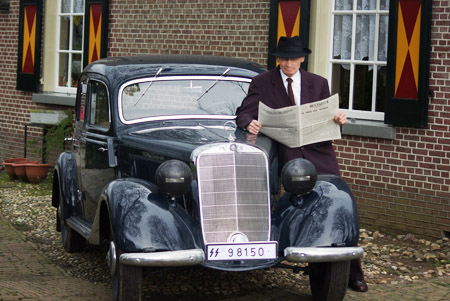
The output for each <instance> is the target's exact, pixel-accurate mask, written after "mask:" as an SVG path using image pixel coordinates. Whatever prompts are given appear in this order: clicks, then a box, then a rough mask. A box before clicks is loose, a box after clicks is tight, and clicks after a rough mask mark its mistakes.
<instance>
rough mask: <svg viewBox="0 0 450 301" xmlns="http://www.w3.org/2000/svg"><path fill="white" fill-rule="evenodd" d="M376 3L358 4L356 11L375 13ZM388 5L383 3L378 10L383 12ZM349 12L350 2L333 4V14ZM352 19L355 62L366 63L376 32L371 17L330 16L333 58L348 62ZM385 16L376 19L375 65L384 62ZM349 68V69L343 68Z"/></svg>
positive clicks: (374, 0) (361, 0) (371, 0)
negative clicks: (354, 18) (331, 21)
mask: <svg viewBox="0 0 450 301" xmlns="http://www.w3.org/2000/svg"><path fill="white" fill-rule="evenodd" d="M376 4H377V0H358V1H357V11H359V10H369V11H370V10H371V11H375V10H376ZM388 7H389V1H388V0H384V1H381V3H380V9H381V10H387V9H388ZM352 9H353V0H336V1H335V10H336V11H342V10H348V11H351V10H352ZM353 16H356V30H355V54H354V59H355V60H369V61H372V60H374V58H375V51H377V50H376V49H375V31H376V28H375V26H376V15H375V14H356V15H352V13H349V14H336V15H335V16H334V35H333V36H334V41H333V58H336V59H343V60H349V59H350V58H351V52H352V48H351V47H352V26H353V25H352V22H353ZM388 21H389V16H388V15H387V14H386V15H380V18H379V32H378V53H377V54H378V59H377V60H378V61H386V59H387V46H388V25H389V22H388ZM343 67H344V68H346V69H347V68H349V65H343Z"/></svg>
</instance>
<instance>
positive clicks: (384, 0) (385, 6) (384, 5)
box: [380, 0, 389, 10]
mask: <svg viewBox="0 0 450 301" xmlns="http://www.w3.org/2000/svg"><path fill="white" fill-rule="evenodd" d="M380 9H381V10H389V0H381V1H380Z"/></svg>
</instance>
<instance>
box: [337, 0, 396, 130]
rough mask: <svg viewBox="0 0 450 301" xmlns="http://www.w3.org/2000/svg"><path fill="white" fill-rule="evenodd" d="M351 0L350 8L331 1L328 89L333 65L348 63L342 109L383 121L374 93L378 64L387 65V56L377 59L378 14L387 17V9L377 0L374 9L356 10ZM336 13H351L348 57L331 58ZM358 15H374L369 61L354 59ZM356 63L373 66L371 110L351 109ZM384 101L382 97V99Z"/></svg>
mask: <svg viewBox="0 0 450 301" xmlns="http://www.w3.org/2000/svg"><path fill="white" fill-rule="evenodd" d="M352 1H353V7H352V9H351V10H336V9H335V7H336V0H332V1H331V7H330V20H331V21H330V33H331V34H330V40H329V45H330V47H329V52H328V53H329V54H328V66H329V68H328V78H329V79H330V89H332V88H333V87H332V85H333V65H335V64H348V65H350V79H349V81H350V86H349V99H348V103H349V109H347V108H345V109H344V108H342V110H343V111H345V112H346V114H347V116H348V117H349V118H355V119H364V120H374V121H384V115H385V113H384V112H376V111H375V110H376V93H377V81H378V77H377V75H378V68H375V67H378V66H381V67H387V58H386V61H379V60H378V45H379V29H380V28H379V24H380V16H382V15H385V16H387V17H389V9H384V10H381V9H380V0H377V3H376V8H375V10H358V9H357V0H352ZM391 1H392V0H391ZM336 15H351V16H352V40H351V57H350V59H334V58H333V50H334V20H335V19H334V17H335V16H336ZM358 15H375V16H376V18H375V33H374V38H375V40H374V46H373V47H374V58H373V60H371V61H362V60H356V59H355V47H356V39H355V36H356V24H357V19H358V18H357V16H358ZM356 65H359V66H360V65H366V66H373V67H374V68H373V71H374V74H373V78H372V101H371V111H362V110H354V109H351V108H352V106H353V101H354V80H355V66H356ZM383 101H384V99H383Z"/></svg>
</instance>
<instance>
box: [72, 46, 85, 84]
mask: <svg viewBox="0 0 450 301" xmlns="http://www.w3.org/2000/svg"><path fill="white" fill-rule="evenodd" d="M71 71H72V73H71V77H72V80H71V84H70V86H71V87H76V86H77V82H78V78H79V77H80V74H81V71H82V70H81V54H79V53H76V54H73V55H72V70H71Z"/></svg>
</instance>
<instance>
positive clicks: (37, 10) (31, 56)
mask: <svg viewBox="0 0 450 301" xmlns="http://www.w3.org/2000/svg"><path fill="white" fill-rule="evenodd" d="M41 28H42V0H21V1H20V7H19V49H18V50H19V51H18V58H17V82H16V89H17V90H21V91H29V92H38V91H39V81H40V75H41Z"/></svg>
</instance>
